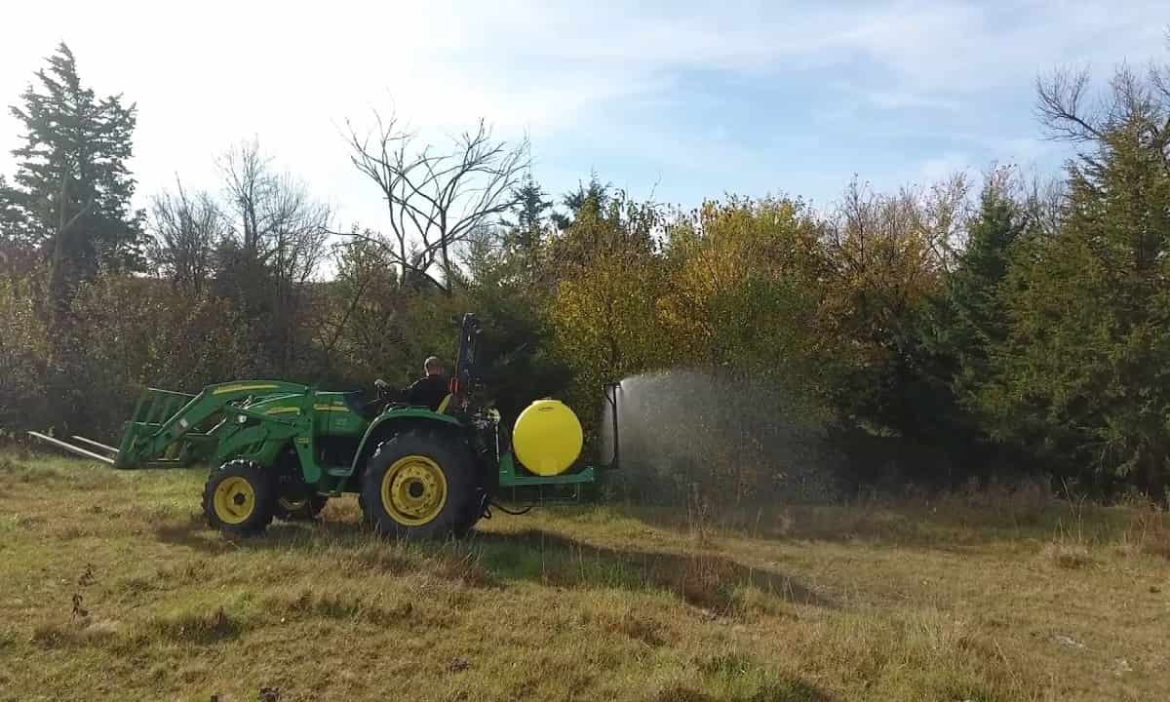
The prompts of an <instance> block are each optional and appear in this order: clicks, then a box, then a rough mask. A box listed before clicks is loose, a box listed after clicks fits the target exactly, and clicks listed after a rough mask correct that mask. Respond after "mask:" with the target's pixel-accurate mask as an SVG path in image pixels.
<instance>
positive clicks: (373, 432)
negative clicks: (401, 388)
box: [350, 407, 463, 478]
mask: <svg viewBox="0 0 1170 702" xmlns="http://www.w3.org/2000/svg"><path fill="white" fill-rule="evenodd" d="M418 427H434V428H436V429H441V430H446V431H452V430H453V431H460V430H461V429H462V428H463V425H462V424H461V423H460V422H459V420H458V419H456V418H454V417H452V416H449V415H446V414H439V413H438V412H432V411H430V410H429V409H425V408H421V407H415V408H408V409H393V410H388V411H386V412H383V413H382V414H381V415H379V416H378V418H377V419H375V420H374V421H373V422H371V423H370V426H369V427H368V428H367V429H366V433H365V435H364V436H363V437H362V440H361V443H360V444H358V449H357V452H356V453H354V455H353V465H352V466H351V467H350V476H351V478H352V477H356V476H360V475H361V474H362V471H363V470H365V467H366V461H368V460H370V456H372V455H373V454H374V451H376V450H377V449H378V446H379V445H380V444H381V443H382V442H383V441H385V440H386V439H388V438H390V437H391V436H393V435H394V434H397V433H399V432H402V431H405V430H407V429H414V428H418Z"/></svg>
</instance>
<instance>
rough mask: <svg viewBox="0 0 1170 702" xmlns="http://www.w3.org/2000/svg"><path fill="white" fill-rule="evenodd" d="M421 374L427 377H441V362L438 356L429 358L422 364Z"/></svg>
mask: <svg viewBox="0 0 1170 702" xmlns="http://www.w3.org/2000/svg"><path fill="white" fill-rule="evenodd" d="M423 372H424V373H426V374H427V375H442V373H443V362H442V361H440V360H439V357H438V356H431V357H430V358H428V359H427V360H426V361H425V362H424V363H423Z"/></svg>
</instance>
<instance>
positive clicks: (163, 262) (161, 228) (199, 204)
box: [148, 182, 227, 294]
mask: <svg viewBox="0 0 1170 702" xmlns="http://www.w3.org/2000/svg"><path fill="white" fill-rule="evenodd" d="M175 185H176V188H175V192H174V193H171V192H167V191H163V192H162V193H160V194H159V195H157V196H155V197H154V199H153V201H152V203H151V210H150V233H151V235H152V236H153V241H152V242H151V244H150V246H149V248H148V254H149V256H150V260H151V262H152V263H153V264H154V265H155V266H156V267H157V268H158V269H159V270H160V271H161V272H162V273H163V274H164V275H166V276H168V277H169V278H170V279H171V282H172V283H174V284H175V285H177V286H180V287H182V288H185V289H187V290H190V291H192V292H194V293H195V294H199V293H201V292H203V290H204V289H205V288H206V284H207V281H208V280H209V279H210V278H211V275H212V272H213V269H214V257H215V248H216V246H217V245H218V244H219V242H220V241H221V240H222V239H223V237H224V236H225V235H226V233H227V227H226V222H225V221H224V217H223V214H222V213H221V212H220V210H219V207H218V206H217V205H216V203H215V201H214V200H213V199H212V197H211V196H210V195H208V194H207V193H197V194H194V195H189V194H188V193H187V191H186V190H184V188H183V184H182V183H181V182H176V184H175Z"/></svg>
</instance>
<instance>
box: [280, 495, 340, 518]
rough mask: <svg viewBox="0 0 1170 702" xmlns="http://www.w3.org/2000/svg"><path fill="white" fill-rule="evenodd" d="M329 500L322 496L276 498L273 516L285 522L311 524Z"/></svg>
mask: <svg viewBox="0 0 1170 702" xmlns="http://www.w3.org/2000/svg"><path fill="white" fill-rule="evenodd" d="M327 502H329V498H328V497H325V496H324V495H313V496H312V497H301V498H296V497H278V498H276V504H275V505H274V506H273V508H272V511H273V515H274V516H275V517H276V518H277V519H280V520H283V521H286V522H311V521H314V520H316V519H317V516H318V515H320V514H321V510H323V509H325V504H326V503H327Z"/></svg>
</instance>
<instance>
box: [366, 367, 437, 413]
mask: <svg viewBox="0 0 1170 702" xmlns="http://www.w3.org/2000/svg"><path fill="white" fill-rule="evenodd" d="M374 385H375V386H377V388H378V394H379V395H382V396H384V397H386V396H390V395H396V396H398V397H401V398H403V401H404V402H406V403H407V404H410V405H418V406H421V407H429V408H430V409H431V411H432V412H434V411H437V410H438V409H439V405H441V404H442V403H443V399H444V398H446V397H447V377H446V375H445V374H444V373H443V362H442V361H440V360H439V357H438V356H430V357H429V358H427V360H426V361H425V362H424V363H423V377H422V378H419V379H418V380H416V381H414V382H413V383H411V384H410V385H409V386H408V387H405V388H402V389H401V390H397V391H395V390H391V389H390V386H389V384H388V383H387V382H386V381H384V380H382V379H381V378H379V379H378V380H376V381H374Z"/></svg>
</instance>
